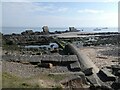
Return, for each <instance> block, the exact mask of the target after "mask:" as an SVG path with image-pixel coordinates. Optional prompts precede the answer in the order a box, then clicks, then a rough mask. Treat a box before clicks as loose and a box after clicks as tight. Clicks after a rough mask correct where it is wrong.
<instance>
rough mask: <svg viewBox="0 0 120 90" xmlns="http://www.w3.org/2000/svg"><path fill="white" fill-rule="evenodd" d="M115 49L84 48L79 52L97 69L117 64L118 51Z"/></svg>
mask: <svg viewBox="0 0 120 90" xmlns="http://www.w3.org/2000/svg"><path fill="white" fill-rule="evenodd" d="M116 48H117V47H84V48H80V50H81V51H82V52H83V53H84V54H86V55H87V56H88V57H89V58H90V59H91V60H92V61H93V62H94V63H95V64H96V66H97V67H99V68H102V67H105V66H110V65H113V64H118V55H117V53H118V51H117V50H116ZM115 53H116V55H115Z"/></svg>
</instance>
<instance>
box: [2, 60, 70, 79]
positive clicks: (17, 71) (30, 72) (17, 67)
mask: <svg viewBox="0 0 120 90" xmlns="http://www.w3.org/2000/svg"><path fill="white" fill-rule="evenodd" d="M2 71H3V72H9V73H11V74H14V75H17V76H20V77H25V78H28V77H31V76H34V75H40V74H41V73H48V74H49V73H62V72H70V71H69V70H68V68H67V67H65V66H64V67H63V66H54V67H52V68H51V69H49V68H40V67H36V66H35V65H31V64H29V65H26V64H21V63H16V62H7V61H3V62H2Z"/></svg>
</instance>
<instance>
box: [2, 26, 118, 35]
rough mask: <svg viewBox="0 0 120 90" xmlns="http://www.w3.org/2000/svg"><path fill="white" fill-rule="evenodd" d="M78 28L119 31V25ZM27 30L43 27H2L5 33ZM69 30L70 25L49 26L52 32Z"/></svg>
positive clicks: (95, 30)
mask: <svg viewBox="0 0 120 90" xmlns="http://www.w3.org/2000/svg"><path fill="white" fill-rule="evenodd" d="M76 29H77V30H80V32H91V33H93V32H118V28H117V27H107V29H106V28H105V27H76ZM26 30H33V32H36V31H38V32H41V31H42V27H2V28H0V32H2V33H3V34H12V33H16V34H20V33H21V32H23V31H26ZM66 30H69V28H68V27H49V31H50V32H54V31H66Z"/></svg>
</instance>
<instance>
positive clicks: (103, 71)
mask: <svg viewBox="0 0 120 90" xmlns="http://www.w3.org/2000/svg"><path fill="white" fill-rule="evenodd" d="M99 75H100V77H101V79H102V80H103V81H115V80H116V77H115V76H114V75H113V74H112V73H110V72H109V71H108V70H107V69H106V68H103V69H101V70H100V71H99Z"/></svg>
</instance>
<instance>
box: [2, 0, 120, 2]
mask: <svg viewBox="0 0 120 90" xmlns="http://www.w3.org/2000/svg"><path fill="white" fill-rule="evenodd" d="M1 1H2V2H119V0H1Z"/></svg>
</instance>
